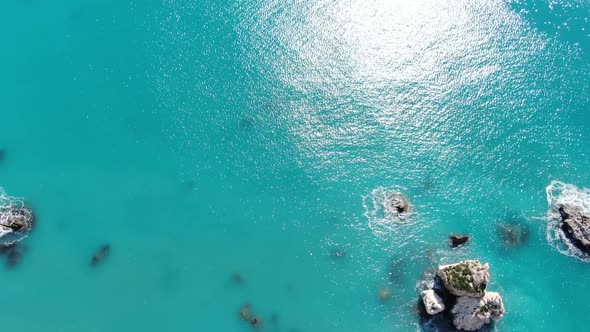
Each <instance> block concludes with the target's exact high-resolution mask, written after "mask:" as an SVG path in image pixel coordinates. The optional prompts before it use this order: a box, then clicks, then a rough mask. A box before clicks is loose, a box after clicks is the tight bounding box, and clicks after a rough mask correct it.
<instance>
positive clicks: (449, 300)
mask: <svg viewBox="0 0 590 332" xmlns="http://www.w3.org/2000/svg"><path fill="white" fill-rule="evenodd" d="M488 269H489V265H488V264H481V263H480V262H479V261H477V260H466V261H462V262H459V263H455V264H450V265H443V266H439V268H438V271H437V275H436V277H435V279H434V283H433V284H434V286H435V287H434V289H437V291H436V292H435V290H434V289H427V290H424V291H422V292H421V293H420V296H421V297H422V302H423V304H424V308H425V309H426V312H427V313H428V314H429V315H431V316H434V315H437V316H436V317H439V319H443V320H446V321H447V322H449V323H450V321H452V323H453V325H454V326H455V327H456V328H457V329H459V330H465V331H476V330H479V329H481V328H482V327H483V326H484V325H486V324H489V323H491V322H492V321H495V320H499V319H500V318H502V317H503V316H504V314H505V312H506V310H505V308H504V303H503V302H502V297H501V296H500V294H498V293H495V292H487V291H486V288H487V285H488V283H489V281H490V275H489V273H488ZM437 278H438V279H437ZM436 280H439V282H438V284H440V283H442V287H443V288H442V289H438V288H436V284H437V281H436ZM439 295H440V296H439ZM449 308H450V310H448V309H449ZM441 313H442V314H443V315H442V316H440V315H438V314H441ZM441 317H442V318H441Z"/></svg>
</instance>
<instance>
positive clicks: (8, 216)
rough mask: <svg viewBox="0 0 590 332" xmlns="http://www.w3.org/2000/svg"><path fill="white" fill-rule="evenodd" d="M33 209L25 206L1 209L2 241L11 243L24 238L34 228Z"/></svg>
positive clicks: (0, 235) (0, 228)
mask: <svg viewBox="0 0 590 332" xmlns="http://www.w3.org/2000/svg"><path fill="white" fill-rule="evenodd" d="M33 224H34V216H33V211H31V210H29V209H27V208H24V207H19V208H6V209H3V210H0V243H2V244H11V243H15V242H18V241H20V240H22V239H24V238H25V237H26V236H27V235H28V234H29V233H30V231H31V230H32V229H33Z"/></svg>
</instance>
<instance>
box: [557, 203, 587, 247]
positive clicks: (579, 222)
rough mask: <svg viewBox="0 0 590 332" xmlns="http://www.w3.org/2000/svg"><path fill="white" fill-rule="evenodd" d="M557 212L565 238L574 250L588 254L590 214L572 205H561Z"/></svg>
mask: <svg viewBox="0 0 590 332" xmlns="http://www.w3.org/2000/svg"><path fill="white" fill-rule="evenodd" d="M558 212H559V215H560V217H561V229H562V230H563V232H564V234H565V235H566V237H567V238H568V239H569V240H570V241H571V242H572V244H573V245H574V246H575V247H576V248H578V249H580V250H581V251H583V252H584V253H586V254H590V214H587V213H585V211H584V210H583V209H582V208H581V207H580V206H577V205H573V204H561V205H560V206H559V207H558Z"/></svg>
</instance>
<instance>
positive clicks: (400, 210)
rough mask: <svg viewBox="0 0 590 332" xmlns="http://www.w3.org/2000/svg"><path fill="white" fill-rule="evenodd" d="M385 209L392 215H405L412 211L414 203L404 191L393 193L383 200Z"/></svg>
mask: <svg viewBox="0 0 590 332" xmlns="http://www.w3.org/2000/svg"><path fill="white" fill-rule="evenodd" d="M383 207H384V208H385V211H386V212H387V213H389V214H391V215H398V216H404V215H408V214H409V213H410V212H412V205H411V204H410V202H409V201H408V199H407V198H406V196H404V195H403V194H402V193H399V192H394V193H391V194H390V195H389V196H388V197H387V198H386V199H385V201H384V202H383Z"/></svg>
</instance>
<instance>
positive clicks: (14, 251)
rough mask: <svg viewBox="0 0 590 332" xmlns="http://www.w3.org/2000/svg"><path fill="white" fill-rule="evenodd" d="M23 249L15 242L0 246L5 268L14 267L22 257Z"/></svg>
mask: <svg viewBox="0 0 590 332" xmlns="http://www.w3.org/2000/svg"><path fill="white" fill-rule="evenodd" d="M23 250H24V248H23V247H22V245H19V244H17V242H14V243H11V244H5V245H1V246H0V255H6V267H8V268H13V267H16V266H17V265H18V264H19V263H20V261H21V259H22V256H23Z"/></svg>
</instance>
